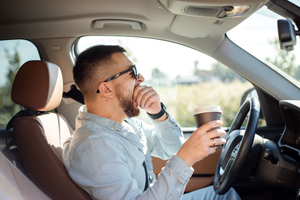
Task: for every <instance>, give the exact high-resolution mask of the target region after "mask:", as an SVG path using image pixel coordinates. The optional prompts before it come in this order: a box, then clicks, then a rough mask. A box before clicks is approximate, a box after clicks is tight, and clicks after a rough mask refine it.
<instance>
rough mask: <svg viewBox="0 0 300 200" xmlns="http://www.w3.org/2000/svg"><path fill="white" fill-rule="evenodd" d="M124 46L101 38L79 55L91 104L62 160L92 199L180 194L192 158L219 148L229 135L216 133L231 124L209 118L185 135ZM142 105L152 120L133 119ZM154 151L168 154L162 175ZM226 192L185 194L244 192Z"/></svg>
mask: <svg viewBox="0 0 300 200" xmlns="http://www.w3.org/2000/svg"><path fill="white" fill-rule="evenodd" d="M124 52H126V51H125V50H124V49H123V48H122V47H119V46H104V45H99V46H94V47H92V48H89V49H87V50H86V51H84V52H82V53H81V54H80V55H79V56H78V58H77V61H76V64H75V67H74V69H73V75H74V80H75V82H76V84H77V86H78V87H79V89H80V90H81V92H82V94H83V96H84V100H85V106H83V107H81V109H80V111H79V114H78V117H77V119H76V128H77V130H76V131H74V134H73V138H71V139H69V140H67V142H66V143H65V144H64V150H63V161H64V164H65V166H66V168H67V170H68V172H69V174H70V176H71V177H72V179H73V180H74V181H75V182H76V183H77V184H78V185H79V186H80V187H82V188H83V189H84V190H85V191H86V192H87V193H88V194H89V195H90V196H91V197H92V198H93V199H101V200H104V199H144V200H145V199H147V200H148V199H149V200H150V199H172V200H176V199H181V198H182V195H183V192H184V188H185V186H186V184H187V182H188V180H189V178H190V176H191V175H192V173H193V169H192V166H193V164H194V163H196V162H197V161H200V160H202V159H203V158H205V157H206V156H208V155H210V154H212V153H214V152H215V148H214V147H212V146H213V145H221V144H224V143H225V142H226V141H225V139H221V138H219V139H213V138H216V137H220V136H223V135H225V131H223V130H220V129H219V130H214V131H210V132H207V131H208V130H210V129H211V128H214V127H217V126H220V125H221V122H220V121H213V122H209V123H207V124H205V125H203V126H202V127H201V128H199V129H198V130H197V131H195V132H194V133H193V134H192V135H191V136H190V138H189V139H188V140H187V141H186V142H184V138H183V134H182V131H181V128H180V126H179V125H178V124H177V122H175V120H174V119H173V118H172V117H171V116H170V114H169V113H168V112H167V111H166V110H165V107H164V105H163V104H162V103H161V102H160V98H159V95H158V94H157V93H156V91H155V90H154V89H153V88H152V87H148V86H145V85H141V83H142V82H143V81H144V78H143V76H142V75H141V74H139V73H138V72H137V68H136V67H135V66H134V65H133V63H132V62H131V61H130V60H129V59H128V58H127V56H126V55H125V54H124ZM138 107H140V108H141V109H143V110H145V111H146V112H147V113H148V115H149V117H150V118H152V119H153V125H152V126H150V125H147V124H145V123H144V122H142V121H139V120H137V119H135V118H134V117H136V116H138V115H139V113H140V110H139V108H138ZM173 154H174V155H173ZM151 155H152V156H156V157H160V158H162V159H170V160H169V161H168V163H167V164H166V167H164V168H163V169H162V172H161V173H160V175H159V177H158V179H157V180H155V175H154V174H153V172H152V169H153V166H152V163H151ZM148 186H149V187H148ZM226 195H227V196H226ZM226 195H225V196H219V195H216V194H215V193H214V192H213V189H212V187H210V188H206V189H204V190H198V191H197V193H195V192H193V193H190V194H188V195H183V198H186V199H192V198H193V197H192V196H195V197H196V196H197V199H201V197H202V199H207V198H222V197H223V198H226V197H229V198H230V199H231V200H233V199H239V197H238V195H237V194H236V193H235V191H234V190H233V189H232V190H230V192H229V193H228V194H226ZM200 196H201V197H200Z"/></svg>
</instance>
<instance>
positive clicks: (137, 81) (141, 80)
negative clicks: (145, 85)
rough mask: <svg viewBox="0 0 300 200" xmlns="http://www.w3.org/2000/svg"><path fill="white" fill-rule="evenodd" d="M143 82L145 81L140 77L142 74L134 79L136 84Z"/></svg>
mask: <svg viewBox="0 0 300 200" xmlns="http://www.w3.org/2000/svg"><path fill="white" fill-rule="evenodd" d="M144 80H145V79H144V77H143V76H142V74H140V73H139V78H138V79H136V83H137V84H140V83H142V82H144Z"/></svg>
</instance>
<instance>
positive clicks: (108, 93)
mask: <svg viewBox="0 0 300 200" xmlns="http://www.w3.org/2000/svg"><path fill="white" fill-rule="evenodd" d="M98 89H99V91H100V93H101V94H102V95H103V96H104V97H106V98H109V99H111V98H113V96H114V95H113V92H112V85H111V84H109V83H107V82H102V83H100V84H99V86H98Z"/></svg>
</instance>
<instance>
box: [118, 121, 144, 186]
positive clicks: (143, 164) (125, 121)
mask: <svg viewBox="0 0 300 200" xmlns="http://www.w3.org/2000/svg"><path fill="white" fill-rule="evenodd" d="M124 121H125V122H126V123H127V124H128V125H129V126H130V124H129V123H128V121H127V120H126V119H125V120H124ZM143 167H144V170H145V177H146V178H145V180H146V181H145V187H144V191H146V190H147V188H148V187H149V181H148V177H149V175H148V171H147V167H146V162H145V161H144V162H143Z"/></svg>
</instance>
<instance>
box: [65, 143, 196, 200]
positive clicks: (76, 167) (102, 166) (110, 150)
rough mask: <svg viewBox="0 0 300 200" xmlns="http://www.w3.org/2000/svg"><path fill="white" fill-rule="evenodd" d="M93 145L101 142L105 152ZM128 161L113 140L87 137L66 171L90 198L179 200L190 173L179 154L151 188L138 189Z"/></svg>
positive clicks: (121, 149) (104, 199) (123, 151)
mask: <svg viewBox="0 0 300 200" xmlns="http://www.w3.org/2000/svg"><path fill="white" fill-rule="evenodd" d="M91 139H92V140H91ZM92 143H93V144H92ZM91 144H92V145H91ZM94 145H101V146H102V148H101V149H105V152H104V151H99V149H98V148H94V147H95V146H94ZM128 162H129V161H128V157H127V155H126V151H125V150H124V149H123V148H122V146H121V145H119V144H118V143H116V142H115V141H113V140H107V139H105V140H103V139H101V138H90V139H87V140H85V141H82V142H81V144H80V145H79V146H78V148H77V149H76V153H75V155H74V159H72V160H71V163H70V164H71V168H69V169H68V171H69V174H70V176H71V177H72V178H73V180H74V181H75V182H76V183H77V184H78V185H79V186H81V187H82V188H83V189H84V190H85V191H87V192H88V193H89V194H90V196H91V197H92V198H93V199H101V200H108V199H114V200H118V199H122V200H153V199H156V200H164V199H170V200H179V199H180V198H181V196H182V194H183V192H184V188H185V186H186V184H187V182H188V180H189V178H190V176H191V175H192V173H193V170H192V169H191V168H189V167H188V165H186V163H185V162H184V161H183V160H182V159H181V158H180V157H178V156H176V155H174V156H173V157H172V158H171V159H170V160H169V161H168V163H167V164H166V166H165V167H164V168H163V170H162V172H161V173H160V175H159V177H158V179H157V181H156V182H155V183H154V184H153V185H152V187H149V188H148V189H147V190H146V191H142V190H140V189H139V188H138V185H137V182H136V180H135V179H133V178H132V177H131V175H130V172H129V168H128V165H129V164H130V163H128ZM141 166H142V165H141Z"/></svg>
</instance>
